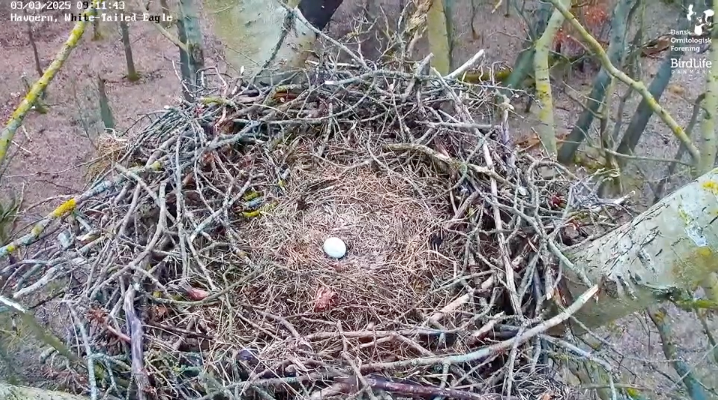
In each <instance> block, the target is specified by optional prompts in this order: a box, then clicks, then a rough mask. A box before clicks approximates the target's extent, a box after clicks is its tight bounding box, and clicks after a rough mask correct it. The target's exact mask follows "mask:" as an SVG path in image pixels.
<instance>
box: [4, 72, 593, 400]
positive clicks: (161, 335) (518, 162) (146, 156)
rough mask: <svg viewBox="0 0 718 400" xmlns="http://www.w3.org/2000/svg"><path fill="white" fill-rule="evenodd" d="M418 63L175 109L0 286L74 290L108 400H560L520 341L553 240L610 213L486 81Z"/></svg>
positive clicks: (553, 272) (548, 276) (85, 351)
mask: <svg viewBox="0 0 718 400" xmlns="http://www.w3.org/2000/svg"><path fill="white" fill-rule="evenodd" d="M427 61H428V59H427V60H425V61H424V62H423V63H420V64H416V65H407V66H405V65H399V66H397V65H393V66H378V65H371V66H367V65H366V64H365V65H364V66H361V65H349V64H339V63H333V62H330V61H324V62H322V63H319V64H317V66H316V67H315V69H314V70H311V71H308V72H307V76H308V78H309V79H308V80H307V81H308V82H311V83H307V84H301V85H299V84H297V85H285V86H271V87H266V86H265V87H258V86H255V85H253V84H250V83H248V82H246V81H243V80H240V81H237V82H234V83H226V82H225V83H223V84H222V85H220V86H219V87H218V88H217V89H216V90H209V89H207V90H206V92H207V93H204V94H205V95H206V96H205V97H202V98H201V99H198V100H197V101H196V102H193V103H191V104H190V103H186V104H182V105H180V106H177V107H168V108H167V109H166V110H165V111H164V112H162V113H159V114H156V115H154V117H153V118H154V120H153V122H152V123H151V124H149V126H147V127H146V128H145V129H144V132H143V133H142V134H140V135H138V136H137V137H136V138H135V139H133V140H132V141H131V142H130V144H129V145H127V147H126V149H125V150H126V151H125V154H124V155H123V156H121V157H119V160H118V162H117V163H114V164H113V166H112V167H111V168H109V169H108V171H107V172H106V174H105V176H103V177H102V179H101V180H104V183H98V184H97V185H95V187H94V189H93V190H92V191H91V192H88V194H86V195H83V196H81V197H80V198H78V199H79V200H80V201H81V202H80V203H79V204H78V206H77V208H76V209H75V211H74V212H73V213H72V214H71V215H69V216H67V217H65V218H63V219H62V220H61V221H59V225H57V229H56V230H54V232H55V235H57V234H58V233H59V234H60V236H59V237H60V239H61V240H59V241H57V242H56V243H55V242H52V241H45V242H44V244H43V246H42V248H41V249H40V250H38V251H39V254H34V255H32V257H31V255H30V254H28V255H26V258H28V259H30V258H37V259H45V260H49V263H45V264H42V265H41V266H40V267H35V273H37V272H38V271H44V272H45V273H46V275H44V276H43V275H42V274H40V275H31V274H30V275H29V274H27V273H25V272H24V271H27V268H29V267H28V266H31V265H32V263H25V264H23V263H20V262H18V263H16V264H14V265H15V267H16V268H15V269H14V270H13V269H12V268H10V269H6V270H5V271H9V270H13V271H15V272H14V273H13V276H11V277H10V278H9V279H7V280H6V285H8V284H15V286H14V289H15V291H16V293H17V291H20V290H25V292H24V294H27V293H31V292H33V291H36V290H37V289H38V288H40V287H42V286H44V285H45V284H47V282H49V281H50V280H51V279H53V278H54V279H57V278H59V277H63V276H64V277H66V278H67V280H68V282H69V283H70V284H69V287H70V288H71V289H70V290H68V292H67V293H66V295H65V297H66V300H67V301H66V302H65V303H64V304H68V305H70V307H71V309H72V311H73V315H74V316H75V317H74V318H75V319H73V321H74V322H75V324H74V326H75V329H73V330H72V332H71V333H72V335H74V336H73V337H75V339H73V340H71V341H70V343H71V347H72V349H73V350H74V351H77V353H78V354H79V355H80V356H90V355H92V357H90V360H91V364H92V365H94V368H95V373H94V376H95V378H96V380H97V382H98V383H97V387H98V388H99V389H104V390H107V391H108V392H110V393H111V394H113V395H116V396H126V395H127V394H128V393H129V395H130V396H131V397H133V398H134V397H137V396H140V395H144V396H147V397H149V398H162V399H178V398H205V399H209V398H222V396H224V397H227V398H231V397H232V396H235V397H234V398H262V399H272V398H274V399H289V398H312V399H319V398H348V397H349V396H355V395H356V394H357V393H358V392H362V393H364V394H366V395H368V396H370V398H382V397H381V396H386V397H383V398H392V397H388V396H390V395H391V396H395V397H393V398H401V397H400V396H419V397H422V398H431V397H432V396H444V397H445V398H457V399H499V398H504V397H502V395H503V396H508V395H511V396H516V397H512V398H532V399H535V398H541V399H549V398H550V399H561V398H569V397H570V391H567V390H565V388H564V387H563V386H564V385H562V384H561V383H560V382H559V381H557V380H556V378H555V377H554V376H553V375H552V374H551V373H549V369H547V368H546V365H548V364H549V357H548V355H549V354H551V353H552V352H555V351H558V350H556V349H554V348H553V344H552V343H553V342H550V341H546V340H540V338H539V336H537V334H536V333H534V334H532V335H527V334H526V332H529V331H531V332H543V331H545V329H546V328H547V326H546V325H545V322H544V319H545V318H544V317H546V315H545V314H544V311H545V309H546V308H547V306H548V305H549V304H551V303H552V302H553V299H555V298H557V297H558V296H552V293H554V292H556V291H557V290H558V289H557V288H558V283H559V282H560V277H561V276H562V275H564V274H565V273H566V272H567V271H562V268H561V266H560V265H559V263H558V262H557V260H556V256H557V254H555V253H554V252H552V251H550V248H553V247H552V246H550V244H551V243H556V244H557V245H558V246H561V245H566V244H571V243H568V241H571V242H573V243H575V242H577V241H580V240H582V239H584V238H585V234H583V233H582V231H581V230H580V229H576V226H577V224H576V223H575V221H576V218H575V216H576V215H583V216H584V218H599V217H600V215H599V214H602V213H605V207H603V208H602V207H600V206H601V204H600V201H599V200H598V199H597V198H596V197H595V196H592V195H591V193H590V191H588V192H587V191H586V190H584V189H585V188H586V183H585V181H579V180H577V178H576V177H575V176H573V175H572V174H571V173H570V172H569V171H567V170H565V169H564V168H562V167H560V166H558V165H555V164H554V163H553V162H551V161H550V160H547V159H541V158H535V157H536V156H533V157H532V156H531V155H529V154H526V153H521V152H518V151H516V150H515V149H514V148H513V147H512V145H511V142H510V140H509V137H510V135H511V134H510V131H509V126H508V122H507V121H508V120H507V119H506V117H507V115H508V113H509V112H510V110H509V109H508V108H507V107H503V108H502V107H498V108H495V107H494V102H495V95H496V94H497V92H496V89H497V88H496V87H495V86H493V85H483V86H482V85H470V84H466V83H462V82H460V81H459V80H457V79H453V78H451V79H449V78H447V79H443V78H440V77H438V76H437V75H436V74H435V73H431V72H430V71H429V68H428V67H427ZM210 92H211V93H210ZM494 111H496V113H494ZM115 150H116V149H115ZM115 150H113V152H115V153H116V151H115ZM98 182H100V181H98ZM567 206H570V208H571V209H570V212H569V211H567V209H566V207H567ZM330 236H337V237H340V238H342V239H343V240H344V241H345V242H346V243H347V245H348V252H347V255H346V257H344V258H342V259H339V260H334V259H330V258H328V257H327V256H326V255H325V254H324V253H323V250H322V243H323V241H324V240H325V239H326V238H327V237H330ZM35 248H37V247H35ZM18 265H21V266H22V268H20V267H18ZM38 265H40V264H38ZM23 268H24V270H23ZM23 274H24V275H23ZM28 276H34V277H33V278H28ZM21 277H22V278H21ZM20 280H22V282H21V283H18V282H19V281H20ZM20 297H21V296H20ZM547 298H550V299H551V301H547V300H546V299H547ZM542 324H544V325H542ZM542 326H543V328H542ZM534 328H536V329H534ZM532 329H533V330H532ZM86 344H87V345H86ZM90 344H91V345H90ZM89 353H92V354H89ZM75 368H77V370H78V371H81V366H78V365H76V366H75ZM86 372H87V371H85V373H86ZM80 373H82V372H80ZM76 382H78V383H80V384H82V385H87V380H86V379H85V380H81V379H79V378H77V376H76ZM92 386H93V385H90V387H92ZM84 387H87V386H84ZM138 388H139V389H138ZM93 390H94V389H93ZM138 390H139V392H138ZM364 394H360V395H358V396H360V397H361V396H363V395H364ZM215 395H216V396H218V397H212V396H215ZM202 396H204V397H202ZM396 396H399V397H396ZM541 396H543V397H541ZM547 396H548V397H547Z"/></svg>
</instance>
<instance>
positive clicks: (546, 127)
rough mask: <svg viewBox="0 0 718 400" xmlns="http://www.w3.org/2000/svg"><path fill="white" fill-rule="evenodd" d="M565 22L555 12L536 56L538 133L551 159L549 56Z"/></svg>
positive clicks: (553, 149) (567, 2)
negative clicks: (554, 40) (555, 38)
mask: <svg viewBox="0 0 718 400" xmlns="http://www.w3.org/2000/svg"><path fill="white" fill-rule="evenodd" d="M561 1H562V3H563V4H564V5H565V6H566V7H569V6H570V5H571V0H561ZM563 21H564V17H563V14H561V12H560V11H558V10H554V12H553V14H551V19H549V21H548V25H547V26H546V30H545V31H544V32H543V35H541V37H540V38H539V40H538V41H536V53H535V54H534V75H535V78H536V97H537V98H538V102H539V107H540V109H539V112H538V119H539V124H538V126H537V128H536V131H537V132H538V136H539V139H541V143H542V144H543V146H544V148H545V149H546V152H548V154H549V155H550V156H551V157H555V156H556V131H555V126H554V119H553V96H552V94H551V77H550V75H549V66H548V56H549V50H550V49H551V44H552V43H553V39H554V37H555V36H556V32H558V30H559V28H561V25H562V24H563Z"/></svg>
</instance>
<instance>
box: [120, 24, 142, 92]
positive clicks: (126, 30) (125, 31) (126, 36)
mask: <svg viewBox="0 0 718 400" xmlns="http://www.w3.org/2000/svg"><path fill="white" fill-rule="evenodd" d="M120 31H121V32H122V45H123V46H124V47H125V60H126V61H127V80H128V81H130V82H135V81H137V80H138V79H140V75H139V74H137V69H135V60H134V58H133V57H132V43H131V42H130V27H129V26H127V22H125V21H120Z"/></svg>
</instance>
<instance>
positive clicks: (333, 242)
mask: <svg viewBox="0 0 718 400" xmlns="http://www.w3.org/2000/svg"><path fill="white" fill-rule="evenodd" d="M323 248H324V252H325V253H327V255H328V256H329V257H331V258H342V257H344V255H346V254H347V245H346V244H344V241H342V240H341V239H339V238H338V237H330V238H328V239H327V240H325V241H324V246H323Z"/></svg>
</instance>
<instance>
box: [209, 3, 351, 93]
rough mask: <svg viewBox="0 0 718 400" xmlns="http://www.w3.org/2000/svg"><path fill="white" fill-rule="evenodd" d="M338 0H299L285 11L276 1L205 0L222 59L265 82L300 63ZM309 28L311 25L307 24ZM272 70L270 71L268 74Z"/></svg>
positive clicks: (278, 76) (298, 65) (302, 62)
mask: <svg viewBox="0 0 718 400" xmlns="http://www.w3.org/2000/svg"><path fill="white" fill-rule="evenodd" d="M341 3H342V0H303V1H300V2H299V6H297V8H296V9H295V10H294V12H290V11H289V10H288V9H287V8H285V6H284V5H283V4H281V2H280V0H206V1H205V2H204V6H205V10H206V12H207V15H208V16H209V17H210V19H212V21H213V24H214V32H215V35H217V37H218V38H219V39H220V40H221V41H222V43H223V44H224V47H225V57H226V59H227V62H228V64H229V65H230V66H231V67H232V68H234V69H235V70H236V71H237V72H239V71H244V75H245V76H249V77H254V76H257V77H259V78H260V79H261V80H264V81H266V82H269V83H271V82H272V81H274V82H276V81H278V80H281V79H283V78H285V77H286V75H285V74H283V73H282V74H279V75H276V70H277V69H280V70H281V72H287V71H289V70H291V69H294V68H301V67H302V66H303V65H304V61H306V59H307V56H308V55H309V52H310V51H312V50H313V48H314V43H315V41H316V39H317V34H316V33H315V30H319V31H321V30H322V29H324V27H326V25H327V24H328V23H329V20H330V19H331V17H332V15H334V12H335V11H336V10H337V8H338V7H339V6H340V5H341ZM312 28H314V29H312ZM273 75H274V76H273Z"/></svg>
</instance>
